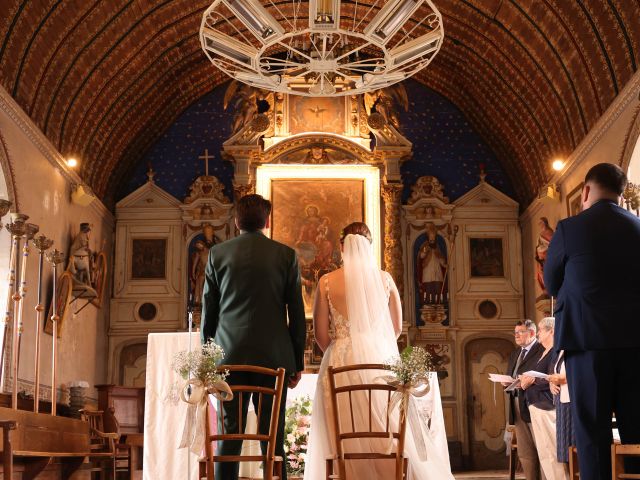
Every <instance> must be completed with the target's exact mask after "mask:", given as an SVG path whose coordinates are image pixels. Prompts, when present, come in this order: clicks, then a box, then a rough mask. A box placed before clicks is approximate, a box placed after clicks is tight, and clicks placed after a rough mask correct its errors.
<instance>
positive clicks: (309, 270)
mask: <svg viewBox="0 0 640 480" xmlns="http://www.w3.org/2000/svg"><path fill="white" fill-rule="evenodd" d="M271 189H272V190H271V200H272V201H273V217H272V224H271V236H272V238H273V239H274V240H276V241H278V242H282V243H284V244H285V245H289V246H290V247H292V248H294V249H295V250H296V253H297V254H298V262H299V263H300V274H301V277H302V287H303V288H302V290H303V297H304V303H305V311H306V312H307V313H308V314H310V313H311V307H312V306H313V298H314V295H315V289H316V284H317V283H318V279H319V278H320V277H321V276H322V275H324V274H325V273H329V272H331V271H333V270H335V269H336V268H338V266H339V265H340V230H341V229H342V228H343V227H344V226H346V225H349V224H350V223H352V222H362V221H364V181H363V180H361V179H327V180H322V179H314V180H304V179H299V180H297V179H278V180H273V182H272V183H271Z"/></svg>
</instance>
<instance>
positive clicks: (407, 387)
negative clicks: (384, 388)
mask: <svg viewBox="0 0 640 480" xmlns="http://www.w3.org/2000/svg"><path fill="white" fill-rule="evenodd" d="M375 381H376V382H377V381H381V382H383V383H386V384H387V385H390V386H392V387H394V388H395V389H396V391H395V392H394V393H393V395H392V396H391V400H390V402H389V415H390V414H391V412H392V411H393V410H394V409H395V408H396V407H399V408H400V422H403V421H404V420H405V417H406V416H407V415H408V418H407V419H406V420H407V422H409V424H410V425H413V427H412V428H411V432H412V435H413V440H414V442H415V445H416V450H417V451H418V456H419V457H420V460H423V461H425V460H426V459H427V446H426V445H425V443H424V438H423V437H422V421H423V420H425V419H421V416H422V415H421V414H420V413H419V412H418V410H417V408H416V405H415V402H410V401H409V400H410V399H411V398H410V397H416V398H420V397H424V396H425V395H426V394H427V393H429V390H431V386H430V385H429V376H428V375H427V376H425V377H421V378H418V379H416V380H414V381H412V382H408V383H404V382H402V381H400V380H398V377H396V376H394V375H382V376H380V377H376V379H375ZM425 424H426V420H425ZM392 451H393V433H392V432H391V431H390V432H389V446H388V447H387V451H386V454H387V455H390V454H391V452H392ZM401 453H402V452H401Z"/></svg>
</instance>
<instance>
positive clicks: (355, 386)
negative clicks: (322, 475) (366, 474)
mask: <svg viewBox="0 0 640 480" xmlns="http://www.w3.org/2000/svg"><path fill="white" fill-rule="evenodd" d="M374 370H388V369H387V368H386V367H385V366H384V365H378V364H361V365H349V366H345V367H339V368H333V367H329V370H328V375H329V387H330V392H331V406H332V417H333V418H332V421H333V427H334V431H335V444H336V449H337V451H336V455H335V456H334V457H331V458H327V460H326V478H327V480H329V479H340V480H347V470H346V461H367V460H369V461H371V460H377V461H381V460H389V461H393V462H395V474H394V477H393V478H394V480H403V479H406V478H407V466H408V462H407V459H406V458H404V454H403V452H404V441H405V433H406V427H407V425H406V424H407V420H406V417H407V415H405V416H404V417H401V415H400V408H399V406H398V407H396V408H395V410H394V411H393V412H390V411H389V406H390V403H391V398H392V396H393V393H394V392H396V389H395V388H394V387H392V386H391V385H387V384H384V383H355V382H353V381H351V380H350V381H349V382H348V384H347V385H345V386H341V387H338V386H336V385H337V383H339V382H336V377H338V376H339V375H341V374H344V373H348V372H356V371H360V372H365V371H368V372H369V375H368V376H371V377H373V376H374V375H375V374H374V373H373V371H374ZM385 392H386V393H385ZM374 394H375V395H376V397H375V398H384V399H385V403H386V415H385V416H386V421H385V425H374V424H373V422H372V416H373V413H372V403H373V402H372V395H374ZM359 395H364V397H362V398H366V399H367V400H368V405H369V407H368V413H366V418H368V422H365V423H368V425H356V422H355V420H354V412H355V411H356V410H355V409H357V408H358V407H360V411H359V414H360V415H362V411H361V408H362V406H361V405H359V406H354V403H353V397H354V396H359ZM339 399H340V400H343V399H344V400H347V399H348V400H347V401H343V402H340V401H339ZM347 404H348V408H345V409H344V410H345V411H341V409H340V405H342V406H345V405H347ZM392 416H397V417H398V421H397V425H398V427H397V429H395V430H394V429H393V427H392V421H391V418H392ZM344 425H350V426H351V428H350V429H346V428H345V430H349V431H343V429H342V428H343V426H344ZM356 427H357V428H356ZM374 427H375V428H374ZM361 428H366V430H360V429H361ZM390 433H391V436H392V438H393V439H394V440H396V441H397V443H396V442H394V447H395V451H392V453H390V454H387V453H386V452H353V451H349V452H346V453H345V445H344V443H347V442H349V441H353V440H365V439H372V440H373V439H380V440H383V441H384V440H387V441H391V439H390V438H389V434H390ZM385 443H386V442H385ZM347 445H348V443H347ZM336 464H337V466H338V469H337V470H338V473H337V474H335V473H334V472H335V465H336ZM348 480H356V479H348ZM371 480H373V479H371ZM386 480H391V479H386Z"/></svg>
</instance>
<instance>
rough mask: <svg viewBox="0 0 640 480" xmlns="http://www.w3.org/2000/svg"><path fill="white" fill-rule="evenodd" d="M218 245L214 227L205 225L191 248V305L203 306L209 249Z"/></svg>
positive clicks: (192, 242)
mask: <svg viewBox="0 0 640 480" xmlns="http://www.w3.org/2000/svg"><path fill="white" fill-rule="evenodd" d="M215 244H216V236H215V233H214V228H213V225H210V224H208V223H207V224H204V225H203V226H202V233H201V234H199V235H197V236H196V237H195V238H194V239H193V240H192V241H191V246H190V248H189V265H190V266H189V304H190V305H192V306H197V307H199V306H200V305H202V290H203V288H204V280H205V275H204V273H205V268H206V267H207V262H208V260H209V249H210V248H211V247H212V246H213V245H215Z"/></svg>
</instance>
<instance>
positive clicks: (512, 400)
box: [503, 320, 544, 480]
mask: <svg viewBox="0 0 640 480" xmlns="http://www.w3.org/2000/svg"><path fill="white" fill-rule="evenodd" d="M513 334H514V337H515V340H516V344H517V345H518V348H516V349H515V350H514V351H513V352H512V353H511V356H510V357H509V363H508V364H507V372H506V374H507V375H511V376H512V377H513V378H518V376H519V375H521V374H523V373H524V372H527V371H529V370H532V369H533V367H534V366H535V365H536V363H538V360H539V359H540V356H541V355H542V352H544V347H543V346H542V345H540V343H538V341H537V340H536V324H535V323H533V322H532V321H531V320H524V321H520V322H518V323H516V326H515V329H514V331H513ZM503 385H504V386H508V385H509V383H506V384H503ZM507 394H508V395H509V424H510V425H514V426H515V429H516V442H517V445H518V458H519V459H520V463H522V469H523V470H524V476H525V478H526V479H527V480H538V479H539V478H540V473H541V471H540V461H539V460H538V451H537V450H536V444H535V441H534V438H533V430H531V417H530V415H529V407H528V406H527V403H526V402H525V398H524V391H523V390H522V389H520V388H518V389H516V390H514V391H510V392H507Z"/></svg>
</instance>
